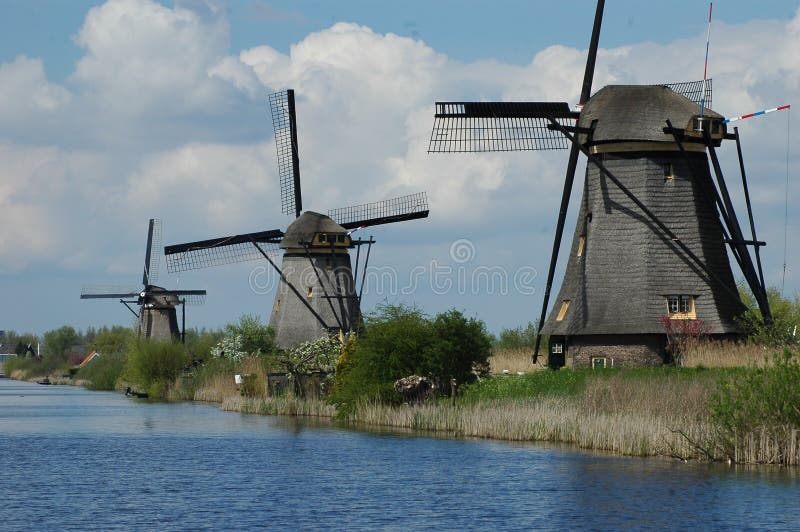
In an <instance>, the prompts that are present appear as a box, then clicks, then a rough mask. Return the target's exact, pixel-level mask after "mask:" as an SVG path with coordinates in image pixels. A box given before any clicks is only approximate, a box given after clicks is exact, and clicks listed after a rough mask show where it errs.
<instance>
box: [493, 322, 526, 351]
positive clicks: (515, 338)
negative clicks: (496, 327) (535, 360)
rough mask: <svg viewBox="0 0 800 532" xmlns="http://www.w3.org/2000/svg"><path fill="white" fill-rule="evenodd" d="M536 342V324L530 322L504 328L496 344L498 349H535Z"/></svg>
mask: <svg viewBox="0 0 800 532" xmlns="http://www.w3.org/2000/svg"><path fill="white" fill-rule="evenodd" d="M535 343H536V326H535V325H534V324H533V323H532V322H528V324H527V325H525V326H521V325H520V326H519V327H515V328H513V329H503V330H502V331H500V336H499V338H498V339H497V341H496V342H495V344H494V347H495V348H496V349H533V347H534V345H535Z"/></svg>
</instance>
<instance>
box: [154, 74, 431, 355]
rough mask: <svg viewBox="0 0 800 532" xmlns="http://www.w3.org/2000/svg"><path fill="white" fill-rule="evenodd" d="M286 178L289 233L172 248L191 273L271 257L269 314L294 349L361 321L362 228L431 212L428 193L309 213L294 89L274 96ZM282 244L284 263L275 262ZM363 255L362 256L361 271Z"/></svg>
mask: <svg viewBox="0 0 800 532" xmlns="http://www.w3.org/2000/svg"><path fill="white" fill-rule="evenodd" d="M269 102H270V110H271V112H272V123H273V127H274V130H275V145H276V149H277V157H278V174H279V177H280V191H281V205H282V211H283V214H287V215H294V216H295V220H294V221H293V222H292V223H291V224H289V226H288V227H287V228H286V231H285V232H284V231H282V230H280V229H273V230H269V231H261V232H258V233H246V234H241V235H234V236H228V237H223V238H215V239H210V240H202V241H198V242H190V243H186V244H178V245H173V246H166V247H165V248H164V253H165V255H166V256H167V269H168V270H169V271H170V272H176V271H186V270H193V269H198V268H205V267H209V266H217V265H222V264H230V263H236V262H243V261H248V260H258V259H266V260H267V261H269V263H270V265H271V266H272V267H273V268H274V269H275V270H276V271H277V272H278V274H279V275H280V278H281V283H280V286H279V287H278V291H277V294H276V295H275V302H274V305H273V308H272V313H271V315H270V320H269V323H270V326H272V327H273V328H274V329H275V342H276V344H277V345H278V346H279V347H281V348H290V347H293V346H295V345H297V344H299V343H301V342H303V341H306V340H313V339H315V338H319V337H321V336H323V335H326V334H331V333H343V332H348V331H351V330H354V329H356V328H357V327H358V325H359V323H360V319H361V314H360V300H361V290H359V291H358V293H357V292H356V282H355V279H356V277H355V276H354V275H353V267H352V263H351V261H350V254H349V252H348V251H349V250H350V249H352V248H354V247H357V248H358V249H359V250H360V246H361V245H362V244H366V245H367V246H368V248H367V252H366V254H365V257H364V266H363V269H362V281H361V288H362V289H363V286H364V284H363V283H364V275H365V274H366V266H367V262H368V260H369V250H370V249H371V246H372V244H373V243H374V242H375V241H374V240H373V239H372V238H371V237H370V239H369V240H361V239H359V240H354V239H353V238H352V237H351V235H352V233H353V231H355V230H356V229H359V228H361V227H366V226H372V225H380V224H388V223H394V222H401V221H405V220H413V219H417V218H425V217H427V216H428V201H427V198H426V196H425V193H424V192H420V193H417V194H411V195H408V196H402V197H399V198H393V199H389V200H384V201H379V202H375V203H368V204H364V205H355V206H351V207H344V208H340V209H334V210H331V211H329V212H328V215H327V216H326V215H324V214H320V213H316V212H312V211H305V212H303V201H302V194H301V187H300V163H299V155H298V148H297V120H296V113H295V101H294V91H293V90H291V89H289V90H286V91H281V92H277V93H274V94H271V95H270V96H269ZM280 250H283V260H282V264H281V266H280V267H278V265H277V264H276V260H277V257H278V254H279V253H280ZM359 257H360V253H357V255H356V275H357V272H358V263H359Z"/></svg>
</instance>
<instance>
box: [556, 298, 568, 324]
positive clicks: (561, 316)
mask: <svg viewBox="0 0 800 532" xmlns="http://www.w3.org/2000/svg"><path fill="white" fill-rule="evenodd" d="M568 308H569V299H565V300H564V301H562V302H561V308H560V309H559V311H558V316H556V321H561V320H563V319H564V316H566V315H567V309H568Z"/></svg>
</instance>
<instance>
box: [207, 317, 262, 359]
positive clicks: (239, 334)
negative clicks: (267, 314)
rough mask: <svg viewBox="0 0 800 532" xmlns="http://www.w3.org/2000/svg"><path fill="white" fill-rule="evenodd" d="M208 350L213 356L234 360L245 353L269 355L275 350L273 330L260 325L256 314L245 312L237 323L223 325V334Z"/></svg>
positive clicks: (242, 356) (245, 354) (244, 355)
mask: <svg viewBox="0 0 800 532" xmlns="http://www.w3.org/2000/svg"><path fill="white" fill-rule="evenodd" d="M210 352H211V356H213V357H217V358H227V359H230V360H233V361H235V362H238V361H240V360H242V359H243V358H244V357H246V356H247V355H270V354H273V353H274V352H275V331H274V330H273V329H272V328H271V327H268V326H266V325H262V324H261V319H260V318H259V317H258V316H252V315H247V314H245V315H244V316H242V317H241V318H239V323H229V324H228V325H226V326H225V332H224V336H223V337H222V338H221V339H220V340H219V342H218V343H217V344H216V345H215V346H214V347H212V348H211V350H210Z"/></svg>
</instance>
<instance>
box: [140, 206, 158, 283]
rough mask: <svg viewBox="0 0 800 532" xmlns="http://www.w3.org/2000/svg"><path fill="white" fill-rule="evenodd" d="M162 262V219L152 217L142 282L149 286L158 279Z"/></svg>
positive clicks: (148, 230) (148, 229)
mask: <svg viewBox="0 0 800 532" xmlns="http://www.w3.org/2000/svg"><path fill="white" fill-rule="evenodd" d="M160 264H161V220H158V219H155V218H150V225H149V227H148V228H147V250H146V251H145V255H144V273H142V284H143V285H145V286H147V285H149V284H153V283H155V282H156V281H158V268H159V266H160Z"/></svg>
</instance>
